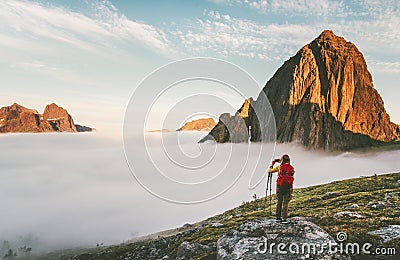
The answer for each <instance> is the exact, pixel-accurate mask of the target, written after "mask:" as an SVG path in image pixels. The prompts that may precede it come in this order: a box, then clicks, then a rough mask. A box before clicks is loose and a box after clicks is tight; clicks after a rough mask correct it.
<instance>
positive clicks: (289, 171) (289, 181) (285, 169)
mask: <svg viewBox="0 0 400 260" xmlns="http://www.w3.org/2000/svg"><path fill="white" fill-rule="evenodd" d="M293 175H294V168H293V166H292V165H290V164H282V165H281V167H280V170H279V174H278V180H277V184H278V186H279V187H280V188H284V189H290V188H292V187H293V181H294V177H293Z"/></svg>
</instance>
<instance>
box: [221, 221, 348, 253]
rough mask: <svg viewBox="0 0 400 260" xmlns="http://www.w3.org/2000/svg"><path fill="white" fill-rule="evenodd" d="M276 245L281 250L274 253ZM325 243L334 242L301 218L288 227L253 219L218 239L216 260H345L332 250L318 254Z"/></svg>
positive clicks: (291, 222)
mask: <svg viewBox="0 0 400 260" xmlns="http://www.w3.org/2000/svg"><path fill="white" fill-rule="evenodd" d="M280 243H283V245H285V247H284V248H280V249H278V246H277V245H278V244H280ZM329 243H331V244H334V243H335V240H334V239H333V238H332V237H331V236H330V235H329V234H328V233H327V232H325V231H324V230H323V229H321V228H320V227H318V226H317V225H315V224H313V223H311V222H309V221H306V220H303V219H301V218H292V219H291V221H290V223H289V224H281V223H278V222H276V221H275V220H273V219H256V220H251V221H249V222H246V223H244V224H242V225H240V226H239V227H238V228H237V229H235V230H233V231H231V232H230V233H228V234H226V235H224V236H222V237H221V238H220V239H218V242H217V250H218V255H217V259H224V260H225V259H229V260H232V259H306V258H308V259H348V257H347V256H345V255H340V254H336V253H335V254H334V253H332V252H333V250H332V251H331V252H329V250H328V247H326V248H325V249H322V250H318V249H321V248H318V247H321V246H322V244H325V245H328V244H329ZM309 245H311V246H310V248H309V249H308V246H309ZM313 245H316V248H317V249H316V250H313ZM297 246H298V247H297ZM302 248H304V250H303V249H302Z"/></svg>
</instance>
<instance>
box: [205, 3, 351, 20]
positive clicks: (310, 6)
mask: <svg viewBox="0 0 400 260" xmlns="http://www.w3.org/2000/svg"><path fill="white" fill-rule="evenodd" d="M211 2H214V3H216V4H225V5H231V6H232V5H238V6H243V7H248V8H251V9H255V10H257V11H259V12H260V13H264V14H279V15H285V16H302V17H309V16H327V15H332V14H334V15H336V16H344V4H343V1H332V0H319V1H311V0H286V1H281V0H268V1H267V0H212V1H211Z"/></svg>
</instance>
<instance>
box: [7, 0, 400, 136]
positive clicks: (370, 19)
mask: <svg viewBox="0 0 400 260" xmlns="http://www.w3.org/2000/svg"><path fill="white" fill-rule="evenodd" d="M399 14H400V10H399V1H373V0H372V1H370V0H352V1H333V0H319V1H307V0H288V1H277V0H270V1H252V0H244V1H241V0H230V1H229V0H227V1H224V0H213V1H140V2H139V1H122V0H118V1H117V0H116V1H92V0H85V1H78V0H72V1H69V0H68V1H67V0H48V1H20V0H2V1H1V2H0V48H1V52H0V71H1V77H0V85H1V90H2V92H1V95H0V106H6V105H10V104H12V103H14V102H17V103H20V104H22V105H25V106H27V107H30V108H35V109H37V110H39V111H40V112H42V111H43V109H44V107H45V104H48V103H51V102H56V103H57V104H59V105H61V106H63V107H65V108H66V109H68V111H69V112H70V113H71V114H72V116H73V117H74V120H75V122H77V123H81V124H85V125H89V126H92V127H95V128H97V129H98V130H99V131H104V132H106V133H109V134H112V135H114V134H115V135H119V134H120V132H121V129H122V122H123V117H124V110H125V107H126V104H127V102H128V100H129V97H130V95H131V93H132V92H133V91H134V89H135V88H136V86H137V85H138V84H139V83H140V82H141V80H142V79H143V78H144V77H145V76H146V75H148V74H149V73H151V72H152V71H154V70H155V69H157V68H159V67H160V66H162V65H165V64H167V63H169V62H172V61H175V60H179V59H183V58H189V57H196V56H202V57H213V58H219V59H224V60H227V61H229V62H232V63H235V64H237V65H239V66H240V67H242V68H243V69H244V70H246V71H247V72H248V73H250V74H251V75H252V76H253V77H254V78H255V80H256V81H257V82H258V83H259V84H260V86H261V87H262V86H263V85H264V84H265V82H266V81H267V80H268V79H269V78H270V77H271V76H272V75H273V73H274V72H275V71H276V70H277V69H278V68H279V67H280V66H281V65H282V64H283V62H284V61H285V60H287V59H288V58H289V57H291V56H293V55H295V53H296V52H297V50H299V49H300V48H301V47H302V46H304V45H305V44H307V43H309V42H310V41H312V40H313V39H314V38H316V37H317V36H318V35H319V34H320V33H321V31H323V30H324V29H331V30H333V31H334V33H335V34H337V35H340V36H343V37H345V38H346V39H347V40H349V41H352V42H353V43H355V44H356V45H357V47H358V48H359V50H360V51H361V52H362V53H363V54H364V57H365V59H366V61H367V64H368V69H369V70H370V72H371V73H372V76H373V81H374V85H375V88H376V89H377V90H378V92H379V93H380V94H381V96H382V97H383V100H384V102H385V107H386V109H387V111H388V113H389V115H390V116H391V119H392V121H394V122H396V123H400V110H399V102H398V97H399V94H400V88H399V87H398V82H400V45H399V44H398V43H399V42H400V29H399V26H398V25H399V24H400V15H399ZM257 94H258V93H254V94H253V96H254V97H256V96H257ZM227 98H229V97H227ZM232 102H233V104H234V105H233V106H236V104H237V107H232V111H229V112H233V111H234V110H235V109H238V108H239V106H240V102H241V101H240V99H237V97H232ZM221 109H222V108H221ZM183 112H184V111H183ZM221 112H224V111H221V110H219V109H218V108H216V110H215V114H219V113H221ZM176 127H178V126H176Z"/></svg>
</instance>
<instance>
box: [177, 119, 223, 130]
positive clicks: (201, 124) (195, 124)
mask: <svg viewBox="0 0 400 260" xmlns="http://www.w3.org/2000/svg"><path fill="white" fill-rule="evenodd" d="M214 126H215V121H214V119H212V118H200V119H196V120H192V121H190V122H187V123H185V124H184V125H183V126H182V127H181V128H179V129H178V130H177V131H210V130H211V129H213V128H214Z"/></svg>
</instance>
